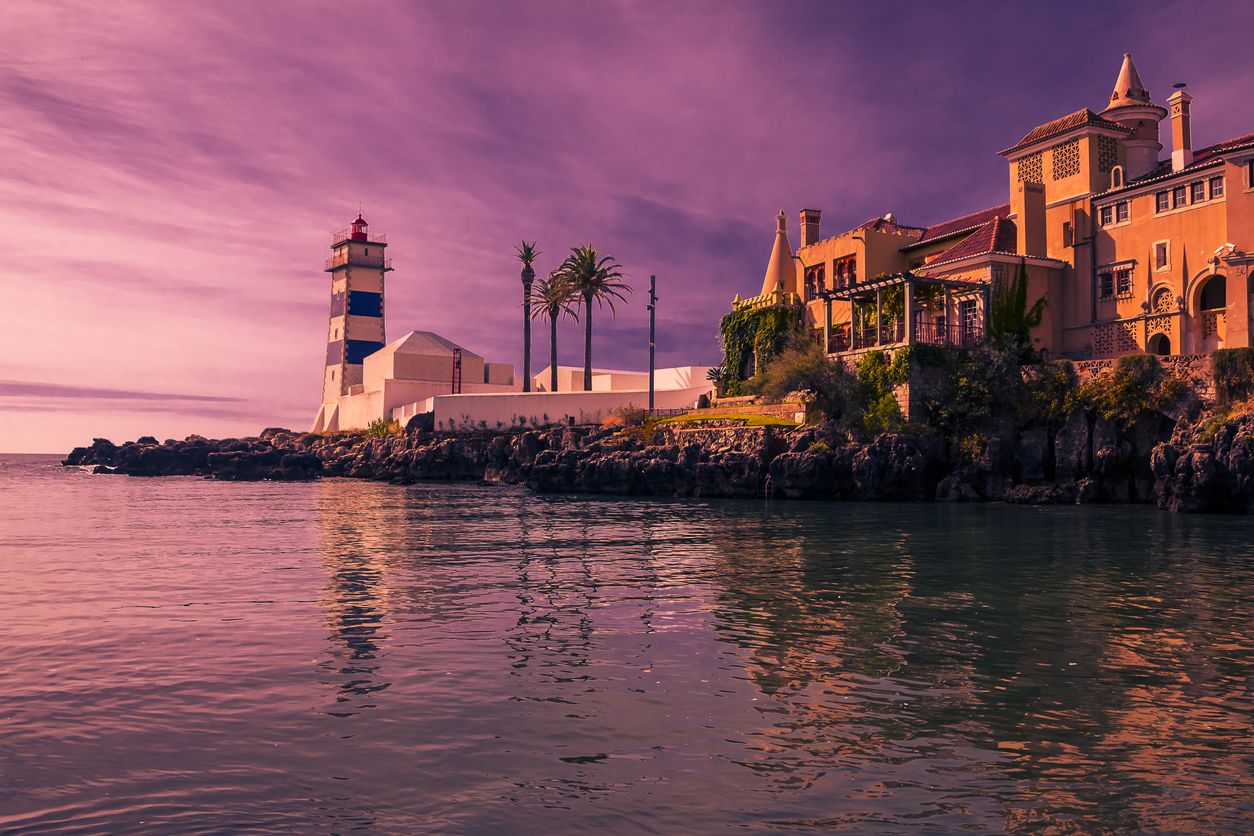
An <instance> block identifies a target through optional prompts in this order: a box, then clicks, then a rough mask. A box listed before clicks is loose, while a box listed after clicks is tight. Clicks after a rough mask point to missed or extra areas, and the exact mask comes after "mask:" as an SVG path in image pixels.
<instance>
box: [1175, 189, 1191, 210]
mask: <svg viewBox="0 0 1254 836" xmlns="http://www.w3.org/2000/svg"><path fill="white" fill-rule="evenodd" d="M1188 205H1189V187H1188V186H1176V187H1175V188H1174V189H1172V190H1171V208H1173V209H1179V208H1180V207H1181V206H1188Z"/></svg>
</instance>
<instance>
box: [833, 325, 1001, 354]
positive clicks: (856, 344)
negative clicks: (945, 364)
mask: <svg viewBox="0 0 1254 836" xmlns="http://www.w3.org/2000/svg"><path fill="white" fill-rule="evenodd" d="M904 342H906V323H905V322H904V321H898V322H889V323H885V324H884V325H881V326H879V327H878V328H877V327H875V326H874V325H873V326H871V327H870V328H858V329H855V330H853V331H845V330H842V331H836V332H834V333H833V334H832V335H831V338H830V342H829V343H828V350H829V351H830V352H831V353H833V354H836V353H839V352H843V351H860V350H863V349H867V348H875V347H877V346H890V345H897V344H900V343H904ZM912 342H914V343H924V344H927V345H952V346H957V347H960V348H975V347H976V346H979V345H983V344H984V329H983V328H981V327H979V326H977V325H948V326H946V325H940V324H937V323H935V322H918V323H916V324H915V329H914V335H913V340H912Z"/></svg>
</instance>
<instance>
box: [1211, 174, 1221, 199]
mask: <svg viewBox="0 0 1254 836" xmlns="http://www.w3.org/2000/svg"><path fill="white" fill-rule="evenodd" d="M1223 196H1224V178H1222V177H1212V178H1210V199H1211V200H1214V199H1215V198H1217V197H1223Z"/></svg>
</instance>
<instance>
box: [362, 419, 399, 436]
mask: <svg viewBox="0 0 1254 836" xmlns="http://www.w3.org/2000/svg"><path fill="white" fill-rule="evenodd" d="M400 431H401V424H400V422H399V421H389V420H388V419H386V418H376V419H375V420H373V421H371V422H370V426H368V427H366V435H368V436H372V437H379V436H385V435H391V434H392V433H398V432H400Z"/></svg>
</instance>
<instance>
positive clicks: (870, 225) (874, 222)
mask: <svg viewBox="0 0 1254 836" xmlns="http://www.w3.org/2000/svg"><path fill="white" fill-rule="evenodd" d="M854 229H869V230H871V231H872V232H896V233H900V234H902V235H914V236H915V237H917V236H918V235H922V234H923V232H924V229H925V228H924V227H921V226H906V225H905V224H900V223H897V222H896V221H890V220H887V219H885V218H872V219H871V220H869V221H867V222H866V223H864V224H859V225H858V226H855V227H854Z"/></svg>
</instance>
